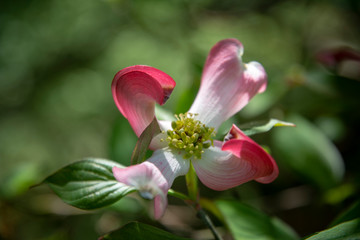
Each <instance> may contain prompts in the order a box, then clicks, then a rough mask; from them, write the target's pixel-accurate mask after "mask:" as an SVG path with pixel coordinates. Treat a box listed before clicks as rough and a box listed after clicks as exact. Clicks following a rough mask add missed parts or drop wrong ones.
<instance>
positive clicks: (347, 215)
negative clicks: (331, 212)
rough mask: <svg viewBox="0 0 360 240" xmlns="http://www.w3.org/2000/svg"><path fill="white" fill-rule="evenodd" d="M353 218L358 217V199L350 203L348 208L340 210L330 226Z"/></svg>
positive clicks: (359, 205)
mask: <svg viewBox="0 0 360 240" xmlns="http://www.w3.org/2000/svg"><path fill="white" fill-rule="evenodd" d="M355 218H360V200H359V201H357V202H355V203H354V204H353V205H351V206H350V207H349V208H348V209H346V210H345V211H344V212H342V213H341V214H340V215H339V216H338V217H337V218H336V219H335V220H334V221H333V222H332V223H331V225H330V226H331V227H333V226H335V225H337V224H339V223H342V222H345V221H349V220H352V219H355Z"/></svg>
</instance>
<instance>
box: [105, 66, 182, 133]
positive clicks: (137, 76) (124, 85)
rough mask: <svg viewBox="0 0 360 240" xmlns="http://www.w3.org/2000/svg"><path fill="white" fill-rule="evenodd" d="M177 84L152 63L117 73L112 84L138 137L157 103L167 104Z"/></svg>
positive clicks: (152, 115)
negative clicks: (151, 64)
mask: <svg viewBox="0 0 360 240" xmlns="http://www.w3.org/2000/svg"><path fill="white" fill-rule="evenodd" d="M175 84H176V83H175V81H174V80H173V79H172V78H171V77H170V76H169V75H167V74H166V73H164V72H162V71H160V70H158V69H156V68H153V67H149V66H142V65H136V66H131V67H127V68H124V69H123V70H121V71H119V72H118V73H117V74H116V75H115V77H114V80H113V82H112V85H111V90H112V94H113V98H114V101H115V103H116V106H117V107H118V108H119V110H120V112H121V113H122V114H123V115H124V117H125V118H127V120H128V121H129V123H130V125H131V127H132V128H133V130H134V132H135V133H136V135H137V136H140V135H141V133H142V132H143V131H144V129H145V128H146V127H147V126H148V125H149V124H150V122H151V121H152V120H153V119H154V116H155V103H156V102H157V103H158V104H160V105H162V104H164V103H165V102H166V100H167V99H168V98H169V96H170V94H171V92H172V90H173V89H174V87H175Z"/></svg>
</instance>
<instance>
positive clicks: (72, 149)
mask: <svg viewBox="0 0 360 240" xmlns="http://www.w3.org/2000/svg"><path fill="white" fill-rule="evenodd" d="M359 12H360V2H359V1H356V0H329V1H306V0H300V1H286V0H271V1H260V0H253V1H251V0H243V1H241V0H225V1H215V0H199V1H191V0H164V1H160V0H134V1H131V0H48V1H39V0H26V1H25V0H23V1H20V0H17V1H10V0H3V1H1V3H0V163H1V167H0V239H25V240H26V239H56V240H57V239H96V238H97V237H98V236H100V235H102V234H104V233H106V232H108V231H111V230H113V229H115V228H117V227H120V226H122V225H123V224H125V223H126V222H128V221H130V220H141V221H143V222H147V223H151V224H154V225H157V226H161V227H162V228H165V229H167V230H168V231H172V232H175V233H177V234H179V235H182V236H187V237H193V238H201V236H202V235H201V229H203V228H205V227H204V226H203V225H201V223H199V222H198V221H197V220H196V218H195V216H194V214H193V212H191V211H190V212H187V214H185V215H184V216H179V211H180V212H182V211H185V212H186V210H184V209H186V207H184V206H183V205H182V204H181V202H179V201H177V200H176V199H175V200H174V199H173V198H171V197H170V198H169V201H170V203H171V205H172V206H171V207H170V208H169V210H168V213H167V215H166V216H165V218H164V219H163V220H162V221H161V222H160V223H154V222H153V221H152V220H151V219H150V218H149V217H148V216H147V214H146V208H147V206H148V203H144V202H141V201H140V200H136V196H134V198H131V197H129V198H125V199H123V200H121V201H120V202H119V204H117V205H114V206H112V207H110V208H106V209H101V210H98V211H92V212H85V211H80V210H76V209H74V208H72V207H69V206H67V205H65V204H63V203H62V202H61V200H60V199H59V198H58V197H56V196H55V195H54V194H53V193H52V192H51V191H50V190H49V188H47V187H46V186H40V187H36V188H31V189H30V190H29V187H30V186H32V185H34V184H37V183H39V182H41V181H42V180H43V179H44V178H45V177H46V176H48V175H49V174H51V173H53V172H54V171H56V170H57V169H58V168H60V167H62V166H65V165H66V164H68V163H71V162H73V161H76V160H79V159H81V158H84V157H98V158H107V159H112V160H116V161H119V162H121V163H122V164H125V165H128V164H129V163H130V156H131V153H132V150H133V147H134V145H135V143H136V137H135V135H134V134H133V133H132V130H131V128H130V127H129V124H128V123H127V121H126V119H124V118H123V117H122V115H121V114H120V112H119V111H118V110H117V108H116V106H115V104H114V102H113V99H112V95H111V90H110V85H111V81H112V78H113V76H114V75H115V73H116V72H117V71H119V70H120V69H122V68H124V67H127V66H130V65H135V64H145V65H150V66H153V67H156V68H158V69H161V70H162V71H164V72H166V73H168V74H169V75H170V76H172V77H173V78H174V80H175V81H176V83H177V86H176V88H175V90H174V92H173V94H172V95H171V97H170V99H169V100H168V102H167V103H166V104H165V106H164V108H165V109H167V110H169V111H171V112H174V113H181V112H185V111H186V110H187V109H188V108H189V107H190V105H191V103H192V101H193V99H194V97H195V95H196V92H197V89H198V86H199V81H200V77H201V71H202V67H203V64H204V62H205V59H206V56H207V54H208V52H209V50H210V48H211V47H212V46H213V45H214V44H215V43H216V42H218V41H219V40H222V39H225V38H237V39H239V40H240V41H241V42H242V43H243V45H244V47H245V50H244V56H243V60H244V62H249V61H253V60H256V61H258V62H260V63H262V64H263V66H264V67H265V69H266V71H267V74H268V80H269V84H268V88H267V91H266V92H265V93H264V94H261V95H258V96H256V97H255V98H254V99H253V101H252V102H251V103H250V104H249V105H248V106H247V107H245V108H244V109H243V110H242V111H241V112H240V113H239V114H237V115H236V116H235V117H233V118H232V119H231V120H230V121H229V123H230V122H235V123H237V124H238V125H239V126H246V123H249V122H252V121H254V120H267V119H269V118H277V119H281V120H285V121H290V122H294V123H295V124H296V125H297V127H296V128H276V129H274V130H272V131H271V132H270V133H265V134H259V135H256V136H254V139H255V140H256V141H257V142H258V143H260V144H262V145H264V146H266V147H267V148H268V149H269V150H270V151H271V153H272V155H273V156H274V158H275V159H276V161H277V163H278V164H279V168H280V176H279V178H278V179H277V180H276V181H275V182H273V183H271V184H269V185H262V184H259V183H256V182H250V183H247V184H244V185H242V186H239V187H237V188H235V189H232V190H231V191H227V192H215V191H211V190H209V189H206V188H202V189H201V191H202V192H201V193H202V194H203V196H205V197H208V198H212V199H217V198H226V199H235V200H239V201H241V202H244V203H247V204H250V205H252V206H254V207H256V208H258V209H260V210H262V211H264V212H266V213H267V214H269V215H273V216H277V217H279V218H280V219H282V220H283V221H284V222H286V223H287V224H289V225H290V226H291V227H292V228H293V229H294V230H295V231H296V232H297V233H298V234H299V235H300V236H306V235H308V234H311V233H313V232H315V231H320V230H322V229H325V228H326V227H327V226H328V225H329V224H330V223H331V222H332V221H334V219H335V218H336V216H337V215H338V214H340V213H341V212H342V211H344V210H345V209H346V208H347V207H349V206H351V205H352V204H353V203H356V202H357V200H358V199H359V183H360V174H359V172H360V164H359V162H358V161H359V160H360V147H359V138H358V135H359V133H360V126H359V123H360V94H359V93H360V54H359V51H360V31H359V30H360V29H359V22H360V15H359ZM225 125H226V126H229V124H225ZM224 129H226V127H225V128H224ZM224 131H225V130H224ZM183 185H184V182H183V180H182V179H178V180H176V181H175V185H174V188H175V189H178V190H180V191H184V186H183ZM134 199H135V200H134ZM356 214H359V213H358V212H357V213H356ZM180 215H181V214H180ZM192 218H195V220H192ZM216 224H219V223H216ZM199 236H200V237H199Z"/></svg>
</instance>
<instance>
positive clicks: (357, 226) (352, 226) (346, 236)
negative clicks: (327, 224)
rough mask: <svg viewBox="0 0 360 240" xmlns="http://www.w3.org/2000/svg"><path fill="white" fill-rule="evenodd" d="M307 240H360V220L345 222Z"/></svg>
mask: <svg viewBox="0 0 360 240" xmlns="http://www.w3.org/2000/svg"><path fill="white" fill-rule="evenodd" d="M306 239H307V240H335V239H336V240H355V239H360V218H357V219H354V220H351V221H348V222H344V223H342V224H339V225H336V226H335V227H332V228H329V229H326V230H324V231H322V232H319V233H316V234H314V235H312V236H311V237H309V238H306Z"/></svg>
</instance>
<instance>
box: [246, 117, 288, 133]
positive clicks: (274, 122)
mask: <svg viewBox="0 0 360 240" xmlns="http://www.w3.org/2000/svg"><path fill="white" fill-rule="evenodd" d="M252 125H253V124H252ZM273 127H295V124H293V123H290V122H284V121H280V120H277V119H274V118H271V119H270V120H269V121H268V122H267V123H266V124H264V125H260V126H254V127H250V128H248V129H242V131H243V132H244V133H245V134H246V135H247V136H251V135H254V134H258V133H264V132H268V131H270V129H272V128H273Z"/></svg>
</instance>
